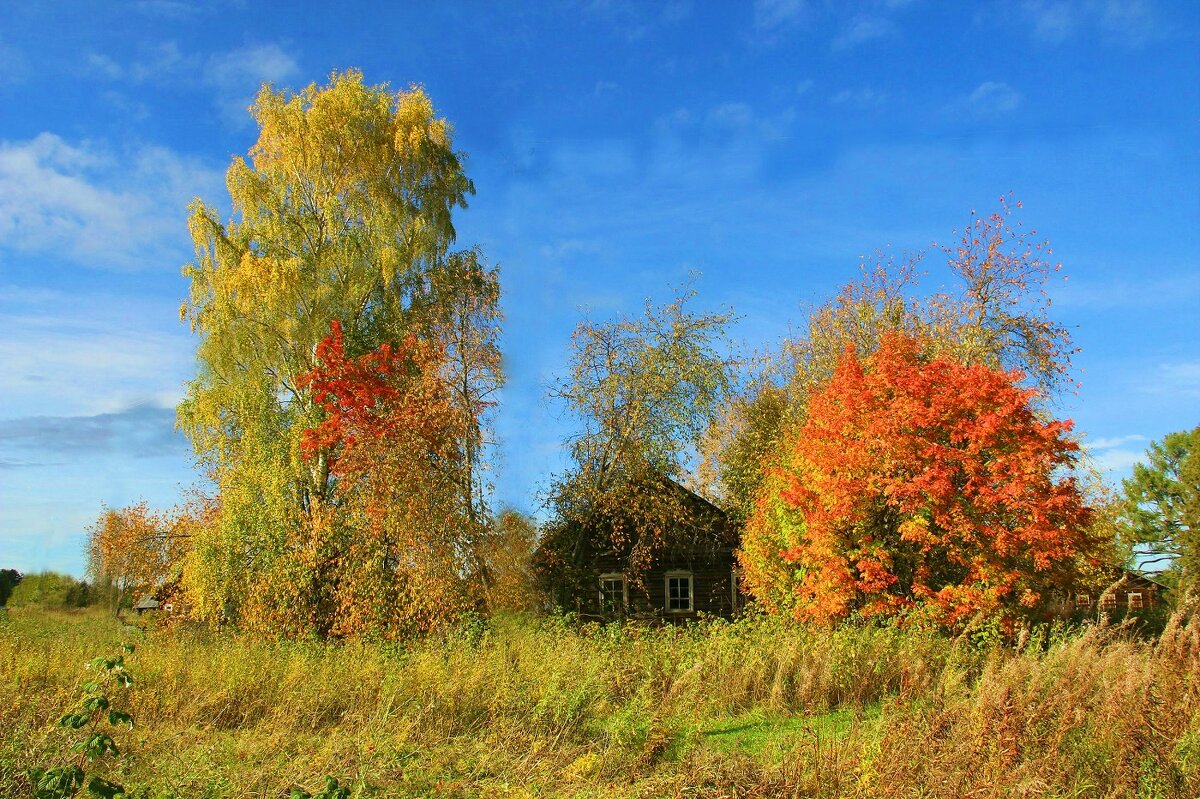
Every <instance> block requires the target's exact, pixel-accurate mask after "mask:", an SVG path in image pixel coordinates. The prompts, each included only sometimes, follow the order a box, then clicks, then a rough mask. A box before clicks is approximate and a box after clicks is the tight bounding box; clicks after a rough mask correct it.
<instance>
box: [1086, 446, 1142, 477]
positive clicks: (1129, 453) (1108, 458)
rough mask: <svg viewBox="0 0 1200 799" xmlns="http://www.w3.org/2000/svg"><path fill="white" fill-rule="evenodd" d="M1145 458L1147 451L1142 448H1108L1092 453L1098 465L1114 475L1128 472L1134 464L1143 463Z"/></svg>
mask: <svg viewBox="0 0 1200 799" xmlns="http://www.w3.org/2000/svg"><path fill="white" fill-rule="evenodd" d="M1144 459H1145V453H1144V452H1143V451H1142V450H1133V449H1106V450H1102V451H1100V452H1098V453H1092V460H1093V461H1094V462H1095V464H1096V466H1097V467H1099V468H1100V469H1101V470H1102V471H1104V472H1107V473H1109V474H1110V475H1113V476H1116V475H1118V474H1122V473H1128V472H1129V471H1130V470H1131V469H1133V466H1134V464H1136V463H1141V462H1142V461H1143V460H1144Z"/></svg>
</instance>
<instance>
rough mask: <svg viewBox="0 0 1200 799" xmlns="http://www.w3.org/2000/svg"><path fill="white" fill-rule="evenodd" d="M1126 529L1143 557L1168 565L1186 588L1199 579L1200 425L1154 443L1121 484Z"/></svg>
mask: <svg viewBox="0 0 1200 799" xmlns="http://www.w3.org/2000/svg"><path fill="white" fill-rule="evenodd" d="M1122 488H1123V490H1124V497H1125V506H1124V511H1125V517H1124V521H1125V527H1124V530H1123V532H1124V534H1125V536H1127V538H1128V540H1129V541H1131V542H1132V543H1135V544H1141V545H1143V547H1142V549H1143V553H1144V557H1143V562H1144V563H1145V564H1146V565H1148V566H1158V567H1162V566H1169V567H1170V568H1171V570H1172V571H1173V572H1174V574H1173V576H1174V577H1176V578H1177V579H1178V581H1179V584H1180V586H1181V587H1183V588H1185V589H1186V588H1187V587H1188V586H1191V585H1195V584H1196V581H1197V579H1198V578H1200V427H1196V428H1194V429H1192V430H1184V431H1181V432H1178V433H1170V434H1169V435H1167V436H1165V437H1164V438H1163V439H1162V441H1153V442H1151V444H1150V446H1149V448H1147V450H1146V462H1144V463H1138V464H1136V465H1135V466H1134V467H1133V475H1132V476H1131V477H1129V478H1128V479H1126V480H1125V481H1124V482H1123V483H1122Z"/></svg>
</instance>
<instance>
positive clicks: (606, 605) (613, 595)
mask: <svg viewBox="0 0 1200 799" xmlns="http://www.w3.org/2000/svg"><path fill="white" fill-rule="evenodd" d="M628 600H629V596H628V594H627V593H626V591H625V575H623V574H602V575H600V610H601V611H603V612H604V613H623V612H624V611H625V606H626V605H627V604H628Z"/></svg>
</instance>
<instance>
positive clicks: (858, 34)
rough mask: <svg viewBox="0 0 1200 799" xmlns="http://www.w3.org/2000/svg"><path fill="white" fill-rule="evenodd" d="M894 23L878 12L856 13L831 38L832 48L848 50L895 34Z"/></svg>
mask: <svg viewBox="0 0 1200 799" xmlns="http://www.w3.org/2000/svg"><path fill="white" fill-rule="evenodd" d="M898 32H899V28H897V27H896V23H894V22H892V21H891V20H890V19H888V18H887V17H883V16H879V15H878V14H856V15H855V16H854V17H853V18H852V19H851V20H850V22H849V23H848V24H847V25H846V27H845V28H844V29H843V30H842V32H841V33H839V34H838V35H837V37H836V38H834V40H833V49H834V50H849V49H851V48H853V47H857V46H858V45H860V44H864V43H866V42H870V41H873V40H875V39H883V38H886V37H889V36H895V35H896V34H897V33H898Z"/></svg>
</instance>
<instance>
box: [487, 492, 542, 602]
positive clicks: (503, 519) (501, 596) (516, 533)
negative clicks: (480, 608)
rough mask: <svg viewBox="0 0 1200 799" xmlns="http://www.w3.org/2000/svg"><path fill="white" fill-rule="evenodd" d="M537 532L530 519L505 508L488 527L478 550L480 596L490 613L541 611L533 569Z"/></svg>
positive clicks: (518, 512)
mask: <svg viewBox="0 0 1200 799" xmlns="http://www.w3.org/2000/svg"><path fill="white" fill-rule="evenodd" d="M537 541H538V529H537V525H536V524H535V523H534V521H533V519H531V518H530V517H528V516H526V515H525V514H523V513H521V512H520V511H518V510H515V509H513V508H504V509H503V510H501V511H500V513H499V514H497V516H496V518H495V519H494V520H493V522H492V524H491V525H490V526H489V528H488V530H487V532H486V534H485V535H484V536H483V539H482V540H481V541H480V544H479V548H478V558H479V560H480V561H481V562H482V563H483V564H484V566H485V569H486V574H487V579H486V581H484V584H483V596H484V597H485V601H486V604H487V610H488V612H489V613H497V612H502V611H518V612H533V611H537V610H540V609H541V608H542V605H543V597H542V594H541V592H540V591H539V590H538V585H537V577H536V575H535V573H534V569H533V557H534V551H535V548H536V546H537Z"/></svg>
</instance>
